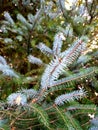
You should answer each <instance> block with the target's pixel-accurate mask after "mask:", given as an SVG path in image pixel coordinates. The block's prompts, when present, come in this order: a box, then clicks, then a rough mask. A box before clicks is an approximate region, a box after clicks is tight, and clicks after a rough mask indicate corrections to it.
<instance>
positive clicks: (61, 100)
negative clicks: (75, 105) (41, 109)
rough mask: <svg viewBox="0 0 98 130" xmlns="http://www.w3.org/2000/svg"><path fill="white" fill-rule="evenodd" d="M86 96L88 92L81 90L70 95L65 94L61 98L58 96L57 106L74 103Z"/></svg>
mask: <svg viewBox="0 0 98 130" xmlns="http://www.w3.org/2000/svg"><path fill="white" fill-rule="evenodd" d="M85 96H86V92H85V91H84V90H83V89H82V88H81V89H80V90H77V91H73V92H70V93H68V94H63V95H61V96H58V97H57V98H56V99H55V104H56V105H59V106H61V105H63V104H64V103H66V102H71V101H74V100H75V99H77V100H78V99H81V98H83V97H85Z"/></svg>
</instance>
